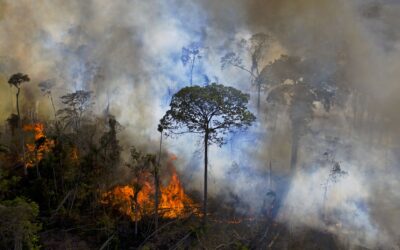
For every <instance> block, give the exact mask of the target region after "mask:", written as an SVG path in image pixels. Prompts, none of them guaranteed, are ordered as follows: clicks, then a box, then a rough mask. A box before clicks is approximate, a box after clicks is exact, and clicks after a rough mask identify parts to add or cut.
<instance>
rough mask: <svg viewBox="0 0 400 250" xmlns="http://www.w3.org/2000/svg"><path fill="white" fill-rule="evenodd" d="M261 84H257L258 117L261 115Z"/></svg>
mask: <svg viewBox="0 0 400 250" xmlns="http://www.w3.org/2000/svg"><path fill="white" fill-rule="evenodd" d="M260 99H261V84H260V83H257V115H259V114H260V102H261V100H260Z"/></svg>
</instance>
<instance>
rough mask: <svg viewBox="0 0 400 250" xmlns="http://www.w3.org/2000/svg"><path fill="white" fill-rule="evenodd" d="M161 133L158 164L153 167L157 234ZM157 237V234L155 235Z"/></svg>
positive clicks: (156, 227)
mask: <svg viewBox="0 0 400 250" xmlns="http://www.w3.org/2000/svg"><path fill="white" fill-rule="evenodd" d="M162 138H163V136H162V131H161V133H160V151H159V153H158V163H157V166H155V171H154V181H155V186H156V193H155V202H154V209H155V223H154V224H155V225H154V226H155V230H156V232H157V229H158V196H159V193H160V180H159V176H158V170H159V167H160V161H161V146H162ZM156 235H157V233H156Z"/></svg>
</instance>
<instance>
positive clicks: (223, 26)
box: [0, 0, 400, 246]
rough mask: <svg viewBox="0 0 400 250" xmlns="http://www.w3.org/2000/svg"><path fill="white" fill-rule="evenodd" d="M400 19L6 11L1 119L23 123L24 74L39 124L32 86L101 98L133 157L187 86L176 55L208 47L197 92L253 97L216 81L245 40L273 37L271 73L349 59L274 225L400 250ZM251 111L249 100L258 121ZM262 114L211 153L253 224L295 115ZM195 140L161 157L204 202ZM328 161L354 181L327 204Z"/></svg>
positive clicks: (379, 10)
mask: <svg viewBox="0 0 400 250" xmlns="http://www.w3.org/2000/svg"><path fill="white" fill-rule="evenodd" d="M399 10H400V4H398V3H397V1H395V0H392V1H389V0H380V1H378V0H376V1H373V0H368V1H362V0H356V1H345V0H337V1H330V0H299V1H292V0H268V1H262V0H255V1H245V0H242V1H240V0H237V1H227V0H222V1H211V0H209V1H183V0H181V1H179V0H176V1H156V0H150V1H138V0H131V1H130V0H122V1H115V2H113V3H111V2H110V1H105V0H104V1H103V0H99V1H94V0H93V1H78V0H76V1H75V0H74V1H61V0H60V1H50V0H49V1H40V3H36V4H33V3H32V1H29V0H18V1H11V0H10V1H7V0H6V1H0V81H1V84H0V98H1V100H2V101H1V103H2V105H0V117H1V119H2V120H5V119H6V117H7V116H8V115H9V114H10V112H11V111H12V110H14V111H13V112H15V104H14V103H15V100H14V98H15V97H14V89H11V88H10V87H9V86H8V84H7V79H8V77H9V76H10V75H11V74H13V73H15V72H19V71H20V72H23V73H27V74H29V76H30V77H31V79H32V80H31V82H30V83H27V84H26V86H23V87H22V88H23V90H22V95H23V97H22V98H21V99H22V100H21V101H22V103H23V105H22V110H24V111H23V113H25V115H26V113H27V112H28V110H29V109H32V107H35V108H34V109H35V112H36V113H37V115H39V117H42V118H49V117H51V114H52V113H51V111H49V110H50V108H51V107H50V104H49V102H48V100H47V99H46V98H45V97H43V96H41V94H40V91H39V90H38V87H37V85H38V83H39V82H41V81H44V80H47V79H52V80H54V81H55V82H56V87H55V89H54V91H53V92H54V95H55V97H59V96H61V95H63V94H65V93H67V92H72V91H75V90H79V89H87V90H91V91H93V92H94V94H95V103H96V105H95V111H96V113H97V114H102V113H103V112H104V110H105V109H106V108H107V107H109V110H110V112H111V113H112V114H114V115H115V116H116V117H117V119H118V121H119V122H120V123H121V124H122V125H123V126H124V128H125V129H124V130H123V132H122V133H123V134H122V135H121V141H122V143H123V145H124V146H125V147H126V148H127V147H129V146H130V145H142V146H145V147H147V148H148V149H149V150H155V149H156V148H157V140H158V136H159V134H158V133H157V131H156V128H157V124H158V120H159V119H160V118H161V117H162V115H163V114H164V112H165V110H166V109H167V108H168V104H169V100H170V97H171V95H172V94H173V93H174V92H176V91H177V90H178V89H179V88H180V87H183V86H187V85H188V82H189V75H188V70H187V67H185V66H184V65H183V64H182V63H181V61H180V56H181V49H182V47H184V46H189V45H190V44H191V43H193V42H196V43H199V44H200V45H201V47H202V53H203V57H202V59H201V60H199V62H198V64H197V65H196V70H195V76H194V83H195V84H199V85H202V84H204V83H205V82H206V81H205V76H207V78H208V79H209V80H210V81H217V82H219V83H222V84H226V85H232V86H236V87H238V88H240V89H242V90H243V91H245V92H249V93H251V94H252V96H255V90H254V88H252V87H251V86H250V79H249V77H248V75H246V74H245V73H244V72H241V71H240V70H237V69H234V68H228V69H226V70H224V71H221V68H220V57H221V56H222V55H223V54H224V53H226V51H227V50H228V49H236V48H237V47H236V45H237V42H238V41H239V40H240V39H242V38H245V39H247V38H249V37H250V36H251V35H252V34H254V33H257V32H269V33H270V34H272V36H273V37H274V38H275V39H274V42H273V44H272V46H271V48H270V50H269V51H268V52H267V55H266V56H265V58H264V61H265V63H267V62H269V61H272V60H274V59H276V58H278V57H279V56H280V55H281V54H283V53H285V54H289V55H296V56H300V57H305V58H315V59H317V60H318V62H319V63H320V64H321V65H337V64H339V63H340V62H341V60H344V61H346V66H345V71H344V75H343V78H342V81H341V82H339V83H338V85H339V87H340V88H338V89H339V90H340V91H342V90H347V91H348V92H346V93H338V96H340V95H343V96H345V98H337V101H338V102H339V103H337V104H336V105H335V106H334V107H333V108H332V110H331V111H330V112H329V113H328V112H325V111H323V110H322V109H321V110H317V111H316V115H315V117H314V120H313V122H312V123H311V125H310V131H311V132H310V133H308V134H307V135H304V136H302V138H301V141H300V142H301V144H300V145H301V146H300V152H299V161H298V171H297V172H296V174H294V177H293V178H292V182H291V184H290V185H288V190H287V192H285V193H287V195H286V199H285V202H284V203H283V204H284V205H283V209H281V211H280V213H279V216H278V218H279V219H281V220H282V221H285V222H288V223H289V224H290V225H292V226H293V227H294V228H299V227H300V228H301V227H302V226H311V227H316V228H320V229H323V230H329V231H331V232H333V233H336V234H338V236H339V237H340V238H342V239H343V241H344V242H346V241H351V242H350V243H354V244H358V245H366V246H377V245H384V246H394V245H395V244H396V241H397V240H398V237H399V235H398V232H397V231H396V229H397V227H398V226H399V225H400V221H399V220H400V214H399V212H398V211H399V209H398V208H399V206H400V204H399V201H400V197H399V194H398V192H397V190H399V188H400V187H399V186H400V185H399V181H398V178H397V177H396V176H397V174H399V170H398V164H397V161H398V157H396V153H397V152H398V147H399V138H398V136H397V134H398V132H399V131H398V128H400V120H399V119H400V118H399V117H400V116H399V115H398V111H397V107H399V105H400V103H399V102H400V99H399V98H398V95H399V94H400V88H399V86H400V85H399V84H398V79H400V71H399V70H397V69H398V68H399V66H400V65H399V64H400V61H399V58H400V43H399V38H400V32H399V31H398V28H397V26H398V23H399V16H398V14H397V13H398V11H399ZM246 60H248V59H246ZM246 60H245V63H249V62H248V61H246ZM316 72H317V73H320V74H323V72H320V71H319V69H316ZM265 98H266V97H265V96H263V100H262V105H263V106H264V107H267V106H268V104H267V103H266V101H265ZM56 99H57V100H58V98H56ZM354 103H356V105H354ZM254 104H255V100H254V98H252V104H251V105H252V107H251V109H252V110H253V111H255V105H254ZM56 106H57V107H58V108H61V103H60V102H58V101H57V102H56ZM354 106H357V107H359V108H360V109H361V110H354ZM262 112H263V114H262V115H260V116H259V117H258V124H257V125H256V126H254V127H253V128H252V129H251V130H250V131H249V132H247V133H238V134H235V135H234V136H232V137H230V138H228V139H229V141H228V144H227V145H225V146H224V147H223V148H221V149H218V148H215V147H212V148H211V152H210V165H211V166H210V179H211V181H210V183H211V185H210V191H211V192H212V193H213V194H215V195H217V194H218V195H222V196H224V197H226V199H227V200H228V201H229V199H230V198H229V197H230V195H228V194H232V193H233V194H235V196H237V197H239V199H240V200H241V202H242V203H245V204H247V206H245V207H246V209H243V207H242V206H238V210H239V211H240V212H243V211H244V210H246V211H247V212H248V211H251V212H254V213H257V212H259V211H260V210H261V209H262V206H263V202H264V194H266V193H267V192H268V191H269V189H270V188H272V189H274V188H275V187H277V186H279V185H281V183H283V181H282V179H283V178H284V177H282V176H286V175H287V174H288V173H289V165H290V143H291V141H290V140H291V139H290V131H291V125H290V122H289V120H288V117H287V116H286V115H285V112H282V114H281V115H279V116H278V118H277V120H275V121H271V120H269V119H268V115H264V113H265V112H267V111H266V110H263V111H262ZM197 140H198V138H196V137H192V136H190V135H188V136H185V137H181V138H179V139H177V140H168V139H167V140H166V144H165V150H168V151H172V152H174V153H175V154H177V155H178V159H179V161H178V164H177V165H178V166H177V167H178V168H179V169H180V170H181V173H182V174H183V175H184V176H185V179H186V180H190V181H187V183H190V185H191V186H190V187H191V188H193V189H197V190H201V188H202V166H201V162H202V161H201V160H202V148H201V144H196V141H197ZM333 162H338V163H339V164H340V166H341V168H342V170H344V171H346V172H347V175H344V176H342V177H341V178H340V179H339V180H338V181H337V182H329V183H330V184H329V185H328V187H327V188H326V192H325V189H324V184H326V181H327V180H328V178H329V174H330V172H329V171H330V169H331V167H332V164H333ZM270 163H271V169H272V183H269V181H268V178H269V177H268V176H269V174H271V173H269V170H270V168H269V166H270ZM260 194H263V195H261V197H260ZM325 196H326V197H325ZM324 197H325V198H324ZM325 214H329V215H331V216H333V215H334V216H333V219H332V220H331V221H332V223H331V224H329V223H326V220H323V219H322V218H321V216H322V217H323V216H325ZM350 239H351V240H350Z"/></svg>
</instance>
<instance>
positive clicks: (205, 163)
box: [203, 131, 208, 225]
mask: <svg viewBox="0 0 400 250" xmlns="http://www.w3.org/2000/svg"><path fill="white" fill-rule="evenodd" d="M207 165H208V131H206V133H205V135H204V201H203V202H204V203H203V224H204V225H205V224H206V223H207Z"/></svg>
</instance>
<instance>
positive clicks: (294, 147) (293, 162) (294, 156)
mask: <svg viewBox="0 0 400 250" xmlns="http://www.w3.org/2000/svg"><path fill="white" fill-rule="evenodd" d="M298 150H299V138H298V136H296V135H293V136H292V150H291V155H290V170H291V171H294V170H295V169H296V165H297V154H298Z"/></svg>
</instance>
